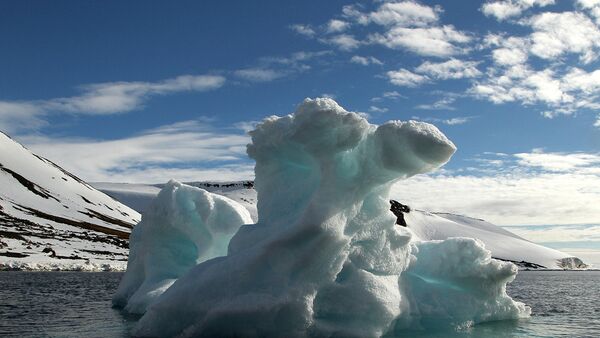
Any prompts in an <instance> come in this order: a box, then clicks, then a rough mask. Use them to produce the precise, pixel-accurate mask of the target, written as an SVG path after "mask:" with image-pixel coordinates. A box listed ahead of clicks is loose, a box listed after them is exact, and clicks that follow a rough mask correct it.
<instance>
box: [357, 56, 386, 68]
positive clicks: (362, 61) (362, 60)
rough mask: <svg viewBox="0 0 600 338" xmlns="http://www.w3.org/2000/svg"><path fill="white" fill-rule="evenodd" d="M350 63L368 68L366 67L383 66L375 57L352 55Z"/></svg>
mask: <svg viewBox="0 0 600 338" xmlns="http://www.w3.org/2000/svg"><path fill="white" fill-rule="evenodd" d="M350 62H352V63H356V64H359V65H363V66H368V65H380V66H381V65H383V62H381V61H380V60H379V59H377V58H376V57H373V56H359V55H354V56H353V57H352V58H351V59H350Z"/></svg>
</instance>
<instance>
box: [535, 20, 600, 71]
mask: <svg viewBox="0 0 600 338" xmlns="http://www.w3.org/2000/svg"><path fill="white" fill-rule="evenodd" d="M526 22H527V24H529V25H530V26H531V28H532V29H533V30H534V32H533V34H531V39H532V46H531V52H532V53H533V54H534V55H536V56H538V57H541V58H543V59H555V58H557V57H559V56H561V55H563V54H565V53H575V54H580V57H579V58H580V60H581V61H582V62H584V63H590V62H591V61H594V60H595V59H596V58H597V56H598V54H597V49H598V47H600V29H599V28H598V26H596V25H595V24H594V23H593V22H592V21H591V20H590V18H589V17H587V16H586V15H585V14H582V13H578V12H562V13H552V12H546V13H542V14H539V15H536V16H534V17H532V18H530V19H529V20H527V21H526Z"/></svg>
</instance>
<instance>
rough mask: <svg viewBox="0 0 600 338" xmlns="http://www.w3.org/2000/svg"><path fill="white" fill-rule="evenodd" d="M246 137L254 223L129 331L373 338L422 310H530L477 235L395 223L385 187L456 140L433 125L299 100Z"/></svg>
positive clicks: (511, 270)
mask: <svg viewBox="0 0 600 338" xmlns="http://www.w3.org/2000/svg"><path fill="white" fill-rule="evenodd" d="M250 135H251V137H252V143H251V144H249V145H248V155H249V156H250V157H251V158H253V159H254V160H256V169H255V173H256V181H255V186H256V190H257V193H258V205H257V207H258V223H256V224H252V225H244V226H242V227H241V228H240V229H239V230H238V232H237V233H236V234H235V235H234V236H233V238H232V239H231V241H230V243H229V248H228V254H227V256H224V257H217V258H214V259H210V260H208V261H205V262H203V263H201V264H198V265H197V266H195V267H193V268H191V270H189V272H187V273H185V274H183V275H182V276H181V274H180V273H182V272H183V270H184V269H179V270H176V271H177V272H179V273H178V274H176V276H177V277H178V276H181V277H180V278H179V279H178V280H177V281H176V282H175V283H173V284H172V285H171V286H170V287H168V289H167V290H166V291H165V292H164V293H163V294H162V295H161V296H159V297H158V298H157V299H156V300H155V301H154V302H153V304H152V305H151V306H149V307H148V310H147V312H146V313H145V315H144V316H143V317H142V318H141V319H140V321H139V322H138V324H137V327H136V328H135V330H134V335H136V336H152V337H154V336H174V335H181V336H261V337H265V336H279V337H286V336H287V337H295V336H300V337H302V336H357V337H373V336H381V335H385V334H392V333H394V332H395V331H398V330H403V329H405V328H408V327H415V326H418V325H421V326H424V327H426V326H427V325H429V321H428V320H427V318H440V319H441V320H442V322H444V323H448V324H449V325H459V324H462V323H464V322H479V321H484V320H495V319H505V318H518V317H522V316H527V315H528V311H529V309H528V308H527V307H525V306H524V305H523V304H521V303H518V302H515V301H513V300H512V299H510V298H509V297H508V296H507V295H506V292H505V285H506V283H507V282H508V281H510V280H511V279H512V278H514V276H515V274H516V272H517V270H516V268H515V267H514V265H512V264H511V263H504V262H498V261H495V260H491V259H490V254H489V252H488V251H486V250H485V249H484V248H483V246H482V244H481V243H479V242H477V241H475V240H471V239H449V240H446V241H435V242H412V240H413V239H412V233H411V231H410V230H409V229H407V228H404V227H400V226H397V225H395V221H396V217H395V216H394V215H393V214H392V213H391V212H389V202H388V201H389V198H388V194H389V189H390V186H391V184H392V183H394V182H395V181H397V180H399V179H403V178H407V177H410V176H412V175H415V174H419V173H425V172H428V171H431V170H434V169H436V168H438V167H440V166H441V165H443V164H444V163H446V162H447V161H448V160H449V159H450V157H451V156H452V154H453V153H454V151H455V149H456V148H455V146H454V144H452V142H450V141H449V140H448V139H447V138H446V137H445V136H444V135H443V134H442V133H441V132H440V131H439V130H438V129H437V128H436V127H434V126H432V125H430V124H427V123H422V122H415V121H408V122H400V121H392V122H388V123H386V124H383V125H381V126H375V125H371V124H369V123H368V122H367V121H366V120H365V119H363V118H362V117H360V115H358V114H356V113H350V112H347V111H345V110H344V109H343V108H341V107H340V106H339V105H338V104H337V103H336V102H335V101H333V100H330V99H315V100H311V99H306V100H305V101H304V102H303V103H302V104H301V105H300V106H299V107H298V109H297V111H296V112H295V113H294V114H291V115H288V116H284V117H276V116H273V117H269V118H267V119H265V120H264V121H263V122H262V123H261V124H259V125H258V126H257V127H256V129H255V130H254V131H252V132H250ZM157 207H158V206H157ZM165 221H168V220H167V219H165ZM150 222H152V221H150ZM148 231H152V230H151V229H149V230H148ZM152 237H153V238H157V239H158V238H159V236H156V237H154V236H152ZM175 240H177V239H175V238H173V239H169V241H175ZM179 240H181V241H183V242H185V241H186V240H185V239H183V238H181V239H179ZM157 245H158V244H157ZM148 250H151V248H148ZM156 256H157V257H156V258H155V259H154V260H157V261H160V260H161V253H157V254H156ZM154 260H153V261H154ZM168 265H170V266H175V267H177V266H178V264H175V262H170V263H169V264H168ZM165 266H167V265H165ZM185 266H186V267H187V266H188V265H187V264H185ZM134 267H135V265H134ZM134 275H138V273H135V274H134ZM447 290H450V292H446V291H447ZM429 291H431V292H429ZM451 306H452V307H451Z"/></svg>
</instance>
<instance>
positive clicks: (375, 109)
mask: <svg viewBox="0 0 600 338" xmlns="http://www.w3.org/2000/svg"><path fill="white" fill-rule="evenodd" d="M388 110H389V109H387V108H380V107H377V106H371V107H369V111H370V112H373V113H386V112H387V111H388Z"/></svg>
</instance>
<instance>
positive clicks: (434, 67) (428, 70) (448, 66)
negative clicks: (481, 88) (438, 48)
mask: <svg viewBox="0 0 600 338" xmlns="http://www.w3.org/2000/svg"><path fill="white" fill-rule="evenodd" d="M477 64H478V62H475V61H462V60H458V59H450V60H448V61H446V62H439V63H435V62H430V61H425V62H423V63H422V64H421V65H420V66H419V67H417V68H415V71H416V72H418V73H422V74H427V75H429V76H431V77H433V78H435V79H442V80H447V79H462V78H473V77H478V76H480V75H481V72H480V71H479V70H478V69H477Z"/></svg>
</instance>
